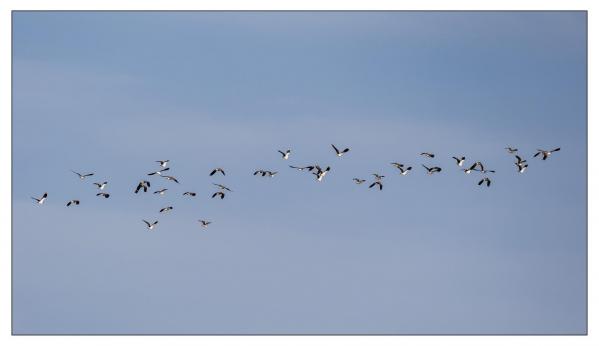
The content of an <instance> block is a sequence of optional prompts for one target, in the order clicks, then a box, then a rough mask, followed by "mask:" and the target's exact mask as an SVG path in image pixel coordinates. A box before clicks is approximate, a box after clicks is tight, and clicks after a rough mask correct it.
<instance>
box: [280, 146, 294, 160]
mask: <svg viewBox="0 0 599 346" xmlns="http://www.w3.org/2000/svg"><path fill="white" fill-rule="evenodd" d="M277 151H278V152H279V153H281V155H283V160H287V159H288V158H289V154H291V149H287V151H285V152H283V151H281V150H277Z"/></svg>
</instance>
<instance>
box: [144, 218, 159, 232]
mask: <svg viewBox="0 0 599 346" xmlns="http://www.w3.org/2000/svg"><path fill="white" fill-rule="evenodd" d="M141 221H143V222H144V223H145V224H146V225H147V226H148V229H149V230H152V229H154V227H155V226H156V225H157V224H158V221H154V222H152V223H149V222H148V221H146V220H141Z"/></svg>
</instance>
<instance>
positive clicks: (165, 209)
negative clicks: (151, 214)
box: [159, 206, 173, 213]
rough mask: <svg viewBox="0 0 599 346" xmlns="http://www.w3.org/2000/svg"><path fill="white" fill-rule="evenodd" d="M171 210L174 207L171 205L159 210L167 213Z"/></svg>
mask: <svg viewBox="0 0 599 346" xmlns="http://www.w3.org/2000/svg"><path fill="white" fill-rule="evenodd" d="M169 210H173V207H171V206H168V207H164V208H162V209H160V211H159V212H160V213H166V212H167V211H169Z"/></svg>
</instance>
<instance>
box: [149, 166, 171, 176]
mask: <svg viewBox="0 0 599 346" xmlns="http://www.w3.org/2000/svg"><path fill="white" fill-rule="evenodd" d="M169 169H171V168H170V167H166V168H163V169H161V170H159V171H156V172H152V173H148V175H155V174H158V175H162V172H166V171H168V170H169Z"/></svg>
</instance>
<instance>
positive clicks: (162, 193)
mask: <svg viewBox="0 0 599 346" xmlns="http://www.w3.org/2000/svg"><path fill="white" fill-rule="evenodd" d="M167 190H168V189H162V190H157V191H154V194H157V193H159V194H160V195H164V194H165V193H166V191H167Z"/></svg>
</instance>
